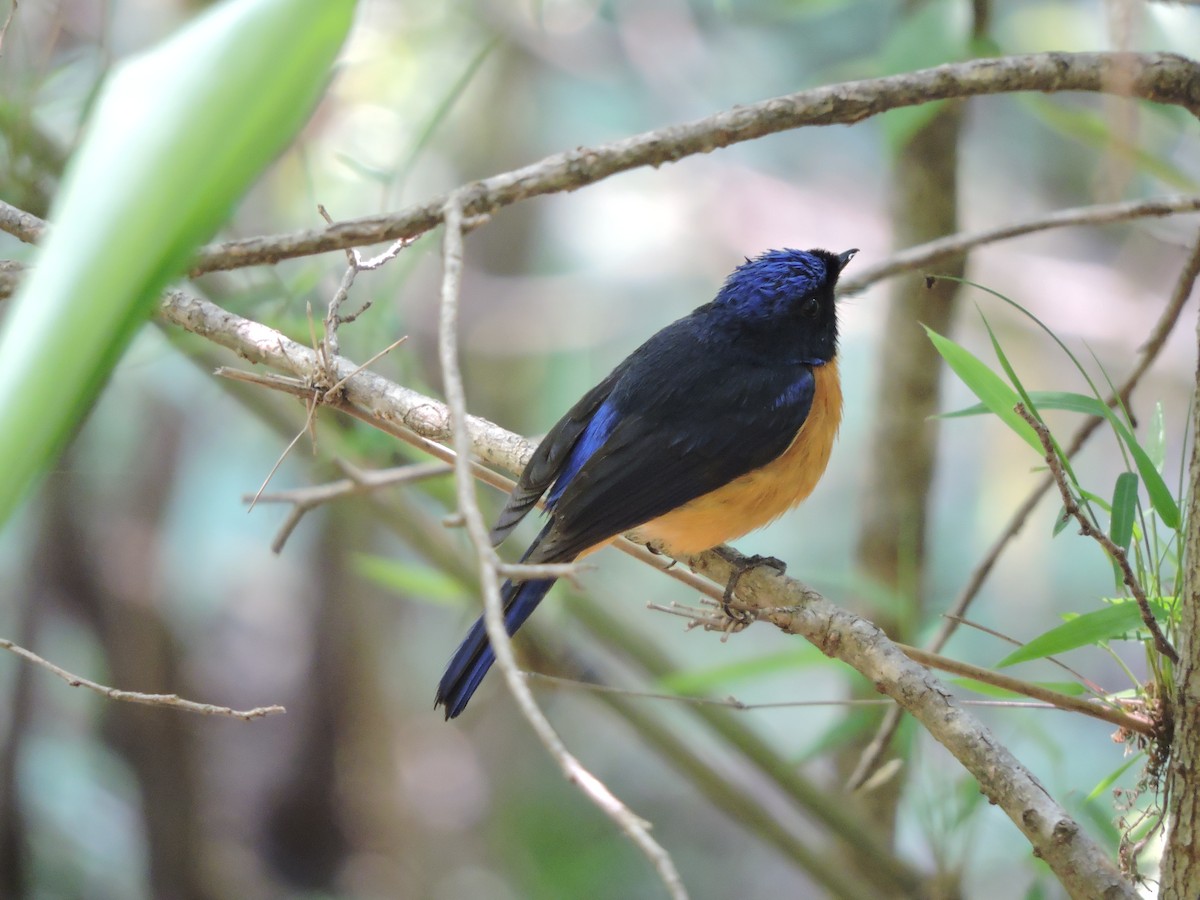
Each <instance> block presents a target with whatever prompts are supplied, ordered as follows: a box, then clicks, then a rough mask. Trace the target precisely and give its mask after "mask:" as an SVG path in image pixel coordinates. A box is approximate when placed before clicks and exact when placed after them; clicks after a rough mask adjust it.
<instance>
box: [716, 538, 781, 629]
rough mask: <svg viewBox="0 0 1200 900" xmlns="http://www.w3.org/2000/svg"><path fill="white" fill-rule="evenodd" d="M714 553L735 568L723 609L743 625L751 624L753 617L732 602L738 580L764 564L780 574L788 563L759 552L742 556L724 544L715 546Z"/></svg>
mask: <svg viewBox="0 0 1200 900" xmlns="http://www.w3.org/2000/svg"><path fill="white" fill-rule="evenodd" d="M713 553H715V554H717V556H719V557H721V559H723V560H725V562H727V563H729V565H730V566H731V567H732V568H733V572H732V573H730V575H729V581H728V582H727V583H726V585H725V593H724V594H723V595H722V596H721V609H722V610H723V611H724V613H725V615H727V616H728V617H729V618H731V619H733V620H734V621H735V622H737V623H739V624H740V625H742V626H743V627H745V626H746V625H749V624H750V622H751V621H752V619H753V617H752V616H751V615H750V614H749V613H746V612H743V611H742V610H735V609H734V608H733V607H732V606H730V604H731V603H732V602H733V594H734V591H736V590H737V586H738V582H739V581H741V580H742V576H743V575H745V574H746V573H747V572H749V571H750V570H751V569H758V568H761V567H763V566H767V567H769V568H772V569H774V570H775V571H776V572H778V573H779V574H780V575H783V574H785V573H786V572H787V563H785V562H784V561H783V560H781V559H776V558H775V557H774V556H759V555H758V554H757V553H756V554H755V555H754V556H742V555H741V554H740V553H738V552H737V551H736V550H734V549H732V548H730V547H726V546H725V545H724V544H722V545H721V546H719V547H714V548H713Z"/></svg>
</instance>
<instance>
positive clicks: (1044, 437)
mask: <svg viewBox="0 0 1200 900" xmlns="http://www.w3.org/2000/svg"><path fill="white" fill-rule="evenodd" d="M1014 409H1015V411H1016V413H1017V415H1019V416H1020V417H1021V418H1022V419H1024V420H1025V421H1026V422H1028V423H1029V427H1030V428H1032V429H1033V430H1034V431H1035V432H1037V436H1038V440H1040V441H1041V442H1042V453H1043V457H1044V459H1045V460H1046V465H1047V466H1048V467H1049V469H1050V474H1051V475H1052V476H1053V477H1054V483H1055V484H1056V485H1058V493H1059V494H1060V495H1061V497H1062V502H1063V510H1064V511H1065V513H1066V515H1068V516H1071V517H1072V518H1074V519H1075V521H1076V522H1078V523H1079V533H1080V534H1082V535H1083V536H1084V537H1090V538H1091V539H1092V540H1094V541H1096V543H1098V544H1099V545H1100V546H1101V547H1103V548H1104V552H1105V553H1107V554H1108V556H1109V558H1110V559H1112V561H1113V562H1115V563H1116V564H1117V567H1118V568H1119V569H1120V570H1121V577H1122V579H1123V580H1124V582H1125V587H1126V588H1128V589H1129V593H1130V595H1131V596H1132V597H1133V599H1134V601H1135V602H1136V603H1137V605H1138V610H1139V611H1140V612H1141V614H1142V622H1143V623H1144V624H1145V626H1146V629H1147V630H1148V631H1149V632H1150V636H1151V637H1152V638H1153V639H1154V647H1155V649H1156V650H1158V652H1159V653H1161V654H1162V655H1163V656H1165V657H1166V658H1167V659H1169V660H1171V662H1173V663H1178V662H1179V654H1178V653H1177V652H1176V650H1175V648H1174V647H1172V646H1171V642H1170V641H1168V640H1167V636H1166V635H1165V634H1163V633H1162V629H1161V628H1159V627H1158V621H1157V620H1156V619H1155V618H1154V611H1153V610H1152V609H1150V601H1149V600H1148V599H1147V598H1146V591H1145V590H1144V589H1143V588H1142V583H1141V582H1140V581H1138V577H1137V574H1136V573H1135V572H1134V571H1133V566H1132V565H1130V562H1129V554H1128V553H1126V552H1125V550H1124V549H1123V548H1121V547H1118V546H1117V544H1116V543H1115V542H1114V541H1113V539H1112V538H1110V537H1109V536H1108V535H1107V534H1105V533H1104V532H1103V531H1101V530H1100V529H1099V528H1097V527H1096V526H1095V524H1093V522H1092V520H1091V519H1089V518H1088V517H1087V516H1086V515H1084V513H1083V510H1082V509H1080V508H1079V503H1078V502H1076V500H1075V495H1074V494H1073V493H1071V488H1070V486H1069V485H1068V484H1067V476H1066V474H1065V473H1064V472H1063V467H1062V461H1061V460H1060V459H1059V457H1058V453H1057V451H1056V450H1055V449H1054V440H1053V439H1052V438H1051V437H1050V429H1048V428H1047V427H1046V425H1045V423H1044V422H1042V421H1041V420H1040V419H1039V418H1038V417H1037V416H1035V415H1034V414H1033V413H1031V412H1030V411H1029V410H1028V409H1026V408H1025V404H1024V403H1018V404H1017V405H1016V406H1015V407H1014Z"/></svg>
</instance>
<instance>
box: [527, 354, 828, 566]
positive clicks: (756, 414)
mask: <svg viewBox="0 0 1200 900" xmlns="http://www.w3.org/2000/svg"><path fill="white" fill-rule="evenodd" d="M660 382H661V380H660ZM815 385H816V380H815V378H814V376H813V370H812V368H811V366H808V365H802V366H796V367H793V368H791V369H790V372H789V375H788V377H786V378H781V377H780V372H779V370H778V369H773V368H770V367H739V368H737V369H736V370H734V371H729V370H725V371H710V372H709V373H707V377H705V378H704V384H703V385H702V387H703V389H702V390H692V391H690V392H686V393H682V394H681V392H679V391H677V390H675V391H672V390H669V389H667V388H666V387H665V386H664V385H663V384H662V383H659V384H654V383H653V382H652V381H643V383H642V385H641V390H639V392H638V393H639V394H641V396H640V397H635V398H628V397H623V396H620V395H621V391H617V392H615V393H614V394H613V395H611V396H610V397H609V399H607V400H606V401H604V404H602V406H601V408H600V409H599V410H598V411H597V413H595V414H594V415H595V416H596V417H597V418H599V417H600V416H601V415H603V414H604V413H605V410H604V406H607V405H610V404H611V405H614V406H618V407H619V408H624V409H628V410H630V411H629V412H628V413H624V414H622V413H620V412H618V413H617V414H615V415H612V416H611V418H612V419H614V420H615V421H614V422H613V424H612V426H611V429H610V430H609V433H608V436H607V439H606V440H605V441H604V442H603V443H602V444H600V445H599V447H598V448H597V449H596V450H595V452H593V453H592V454H591V456H590V457H589V458H588V459H587V460H586V461H585V462H584V463H583V464H582V466H580V467H579V469H578V471H577V472H576V473H575V474H574V477H573V478H571V480H570V483H569V484H567V485H566V486H565V488H564V489H563V490H562V492H561V495H560V496H559V497H558V498H557V502H556V503H555V505H554V522H553V525H552V527H551V528H550V530H549V531H548V532H547V533H546V535H545V538H544V539H543V540H542V541H541V542H540V544H539V546H538V548H537V552H536V553H535V556H536V557H537V559H533V557H531V561H535V562H548V561H553V560H556V559H557V560H561V559H572V558H574V557H575V556H577V555H578V554H579V553H582V552H583V551H584V550H587V549H588V548H590V547H593V546H595V545H596V544H599V543H601V542H603V541H605V540H607V539H609V538H611V537H613V536H614V535H617V534H621V533H622V532H625V531H628V530H630V529H632V528H634V527H636V526H638V525H641V524H643V523H645V522H648V521H650V520H651V519H655V518H657V517H658V516H661V515H663V514H665V513H668V512H670V511H671V510H673V509H676V508H677V507H679V506H682V505H683V504H684V503H687V502H688V501H689V500H694V499H695V498H697V497H700V496H703V495H704V494H707V493H709V492H710V491H713V490H716V489H717V488H719V487H722V486H724V485H725V484H728V483H729V482H730V481H732V480H733V479H735V478H737V477H739V476H741V475H744V474H746V473H747V472H750V471H753V470H754V469H757V468H759V467H761V466H764V465H766V464H767V463H769V462H770V461H771V460H773V459H775V458H776V457H778V456H779V455H780V454H782V453H783V452H784V451H785V450H786V449H787V448H788V447H789V446H790V445H791V443H792V441H793V440H794V439H795V437H796V434H797V432H799V430H800V426H801V425H803V424H804V420H805V419H806V418H807V416H808V412H809V409H810V408H811V407H812V402H813V394H814V390H815ZM701 398H702V399H701ZM634 401H640V402H634ZM556 490H557V486H556Z"/></svg>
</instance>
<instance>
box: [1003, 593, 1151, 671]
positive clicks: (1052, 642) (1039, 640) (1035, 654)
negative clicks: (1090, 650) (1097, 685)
mask: <svg viewBox="0 0 1200 900" xmlns="http://www.w3.org/2000/svg"><path fill="white" fill-rule="evenodd" d="M1152 609H1153V610H1154V613H1155V618H1156V619H1157V618H1159V617H1160V615H1161V616H1162V617H1163V618H1166V612H1165V611H1164V610H1163V609H1162V607H1161V605H1159V604H1152ZM1141 625H1142V614H1141V611H1140V610H1139V609H1138V605H1137V604H1136V603H1134V602H1133V601H1129V602H1126V603H1114V604H1112V605H1111V606H1106V607H1104V608H1103V609H1098V610H1096V611H1095V612H1089V613H1084V614H1083V615H1080V616H1076V617H1075V618H1073V619H1071V620H1070V621H1067V622H1064V623H1063V624H1062V625H1059V626H1057V627H1056V628H1051V629H1050V630H1049V631H1047V632H1045V633H1044V634H1041V635H1038V636H1037V637H1035V638H1034V639H1033V640H1032V641H1030V642H1029V643H1028V644H1026V645H1025V646H1024V647H1021V648H1019V649H1017V650H1014V651H1013V652H1012V653H1010V654H1009V655H1008V656H1006V657H1004V659H1002V660H1000V662H998V663H996V666H997V668H1001V669H1002V668H1004V667H1005V666H1011V665H1015V664H1016V663H1019V662H1027V661H1029V660H1031V659H1041V658H1042V657H1045V656H1053V655H1055V654H1057V653H1063V652H1065V651H1067V650H1074V649H1075V648H1077V647H1086V646H1090V645H1093V644H1098V643H1100V642H1101V641H1107V640H1112V639H1114V638H1118V637H1120V636H1121V635H1123V634H1128V633H1129V632H1130V631H1133V630H1135V629H1137V628H1138V627H1140V626H1141Z"/></svg>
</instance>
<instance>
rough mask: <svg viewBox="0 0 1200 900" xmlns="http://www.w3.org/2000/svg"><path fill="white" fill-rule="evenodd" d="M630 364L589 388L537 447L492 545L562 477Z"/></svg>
mask: <svg viewBox="0 0 1200 900" xmlns="http://www.w3.org/2000/svg"><path fill="white" fill-rule="evenodd" d="M627 368H628V360H626V361H625V362H624V363H622V364H621V365H619V366H617V368H615V369H614V370H613V371H612V372H611V373H610V374H609V376H608V377H607V378H605V379H604V380H603V381H601V382H600V383H599V384H598V385H596V386H595V387H594V388H592V389H591V390H590V391H588V392H587V393H586V394H584V395H583V397H582V398H581V399H580V400H579V402H578V403H576V404H575V405H574V406H572V407H571V408H570V409H569V410H568V411H567V414H566V415H564V416H563V417H562V418H561V419H559V420H558V423H557V424H555V426H554V427H553V428H551V429H550V431H549V432H547V434H546V436H545V437H544V438H542V441H541V443H540V444H538V445H537V449H535V450H534V451H533V455H532V456H531V457H530V458H529V462H528V463H527V464H526V466H525V470H524V471H523V472H522V473H521V477H520V479H518V481H517V486H516V487H515V488H513V492H512V494H511V495H509V498H508V502H506V503H505V504H504V509H502V510H501V511H500V515H499V516H498V517H497V520H496V525H495V527H494V528H492V532H491V535H490V537H491V541H492V546H496V545H497V544H499V543H500V542H502V541H503V540H504V539H505V538H506V537H508V535H509V534H510V533H511V532H512V530H513V529H514V528H516V527H517V525H518V524H519V523H520V522H521V520H522V519H524V518H525V516H526V515H528V514H529V511H530V510H531V509H533V507H534V506H536V505H537V502H538V500H540V499H541V497H542V494H544V493H546V489H547V488H549V487H550V485H551V484H553V483H554V481H555V480H556V479H557V478H558V477H559V474H560V473H561V472H562V470H563V467H564V466H565V465H566V464H567V462H568V460H569V459H570V456H571V451H572V450H573V449H574V447H575V444H576V442H577V441H578V440H579V438H580V436H581V435H582V434H583V433H584V431H585V430H587V427H588V425H589V424H590V423H591V421H592V417H593V416H594V415H595V414H596V410H598V409H599V408H600V406H601V405H602V404H603V403H604V401H605V400H607V399H608V395H609V394H610V393H612V389H613V386H614V385H615V384H616V383H617V382H618V381H619V380H620V378H621V376H622V375H623V374H624V373H625V370H626V369H627Z"/></svg>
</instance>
